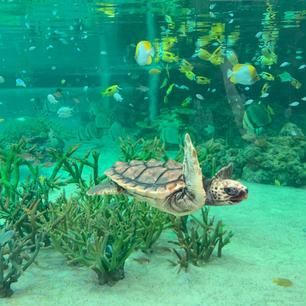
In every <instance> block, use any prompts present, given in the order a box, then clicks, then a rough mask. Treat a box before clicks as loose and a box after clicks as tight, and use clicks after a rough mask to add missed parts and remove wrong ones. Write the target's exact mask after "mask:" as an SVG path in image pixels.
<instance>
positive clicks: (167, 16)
mask: <svg viewBox="0 0 306 306" xmlns="http://www.w3.org/2000/svg"><path fill="white" fill-rule="evenodd" d="M165 20H166V22H167V23H168V29H170V30H173V29H174V22H173V20H172V18H171V16H169V15H165Z"/></svg>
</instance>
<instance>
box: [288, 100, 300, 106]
mask: <svg viewBox="0 0 306 306" xmlns="http://www.w3.org/2000/svg"><path fill="white" fill-rule="evenodd" d="M299 104H300V102H298V101H294V102H292V103H290V104H289V106H298V105H299Z"/></svg>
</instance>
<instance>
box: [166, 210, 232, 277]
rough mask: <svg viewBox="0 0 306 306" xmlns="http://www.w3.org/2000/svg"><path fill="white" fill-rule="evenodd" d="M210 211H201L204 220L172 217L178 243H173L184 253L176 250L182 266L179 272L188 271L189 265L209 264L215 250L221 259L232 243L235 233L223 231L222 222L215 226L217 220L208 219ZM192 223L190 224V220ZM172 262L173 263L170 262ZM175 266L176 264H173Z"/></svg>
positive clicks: (193, 217)
mask: <svg viewBox="0 0 306 306" xmlns="http://www.w3.org/2000/svg"><path fill="white" fill-rule="evenodd" d="M208 213H209V209H208V208H206V207H205V208H202V209H201V218H202V220H199V219H197V218H196V217H195V216H193V215H192V216H190V217H189V216H187V217H186V216H185V217H173V216H170V219H171V222H172V230H173V231H174V232H175V234H176V236H177V239H178V241H171V242H172V243H174V244H175V245H178V246H179V248H180V249H182V250H183V251H184V253H183V254H181V253H179V251H177V250H175V249H174V252H175V254H176V255H177V257H178V262H177V264H179V265H180V268H179V270H178V272H180V270H181V269H182V268H185V269H187V267H188V263H189V262H191V263H192V264H193V265H195V266H198V265H199V263H201V262H207V261H208V260H209V258H210V257H211V255H212V253H213V251H214V249H215V248H217V256H218V257H221V254H222V248H223V247H224V246H225V245H227V244H228V243H229V242H230V239H231V238H232V237H233V233H232V232H231V231H230V232H227V231H225V230H223V225H222V222H221V221H219V222H217V224H216V225H214V221H215V218H214V217H212V218H209V217H208ZM189 218H191V219H190V220H191V221H192V223H191V224H188V219H189ZM170 262H171V261H170ZM172 263H173V264H176V263H174V262H172Z"/></svg>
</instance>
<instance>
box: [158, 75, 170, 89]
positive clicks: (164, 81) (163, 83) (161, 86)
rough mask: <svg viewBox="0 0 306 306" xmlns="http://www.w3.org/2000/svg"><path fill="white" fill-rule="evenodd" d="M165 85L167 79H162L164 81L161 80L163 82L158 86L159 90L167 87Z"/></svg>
mask: <svg viewBox="0 0 306 306" xmlns="http://www.w3.org/2000/svg"><path fill="white" fill-rule="evenodd" d="M167 83H168V79H167V78H164V80H163V82H162V84H161V85H160V87H159V88H160V89H161V88H164V87H165V86H166V85H167Z"/></svg>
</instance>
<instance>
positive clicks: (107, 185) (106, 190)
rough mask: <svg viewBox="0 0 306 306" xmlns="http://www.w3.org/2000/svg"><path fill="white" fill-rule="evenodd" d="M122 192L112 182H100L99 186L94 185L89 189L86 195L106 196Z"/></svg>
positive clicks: (121, 189)
mask: <svg viewBox="0 0 306 306" xmlns="http://www.w3.org/2000/svg"><path fill="white" fill-rule="evenodd" d="M123 192H124V190H123V188H121V187H120V186H119V185H118V184H116V183H115V182H113V181H109V182H102V183H100V184H99V185H96V186H94V187H92V188H90V189H89V190H88V191H87V195H89V196H91V195H108V194H120V193H123Z"/></svg>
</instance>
